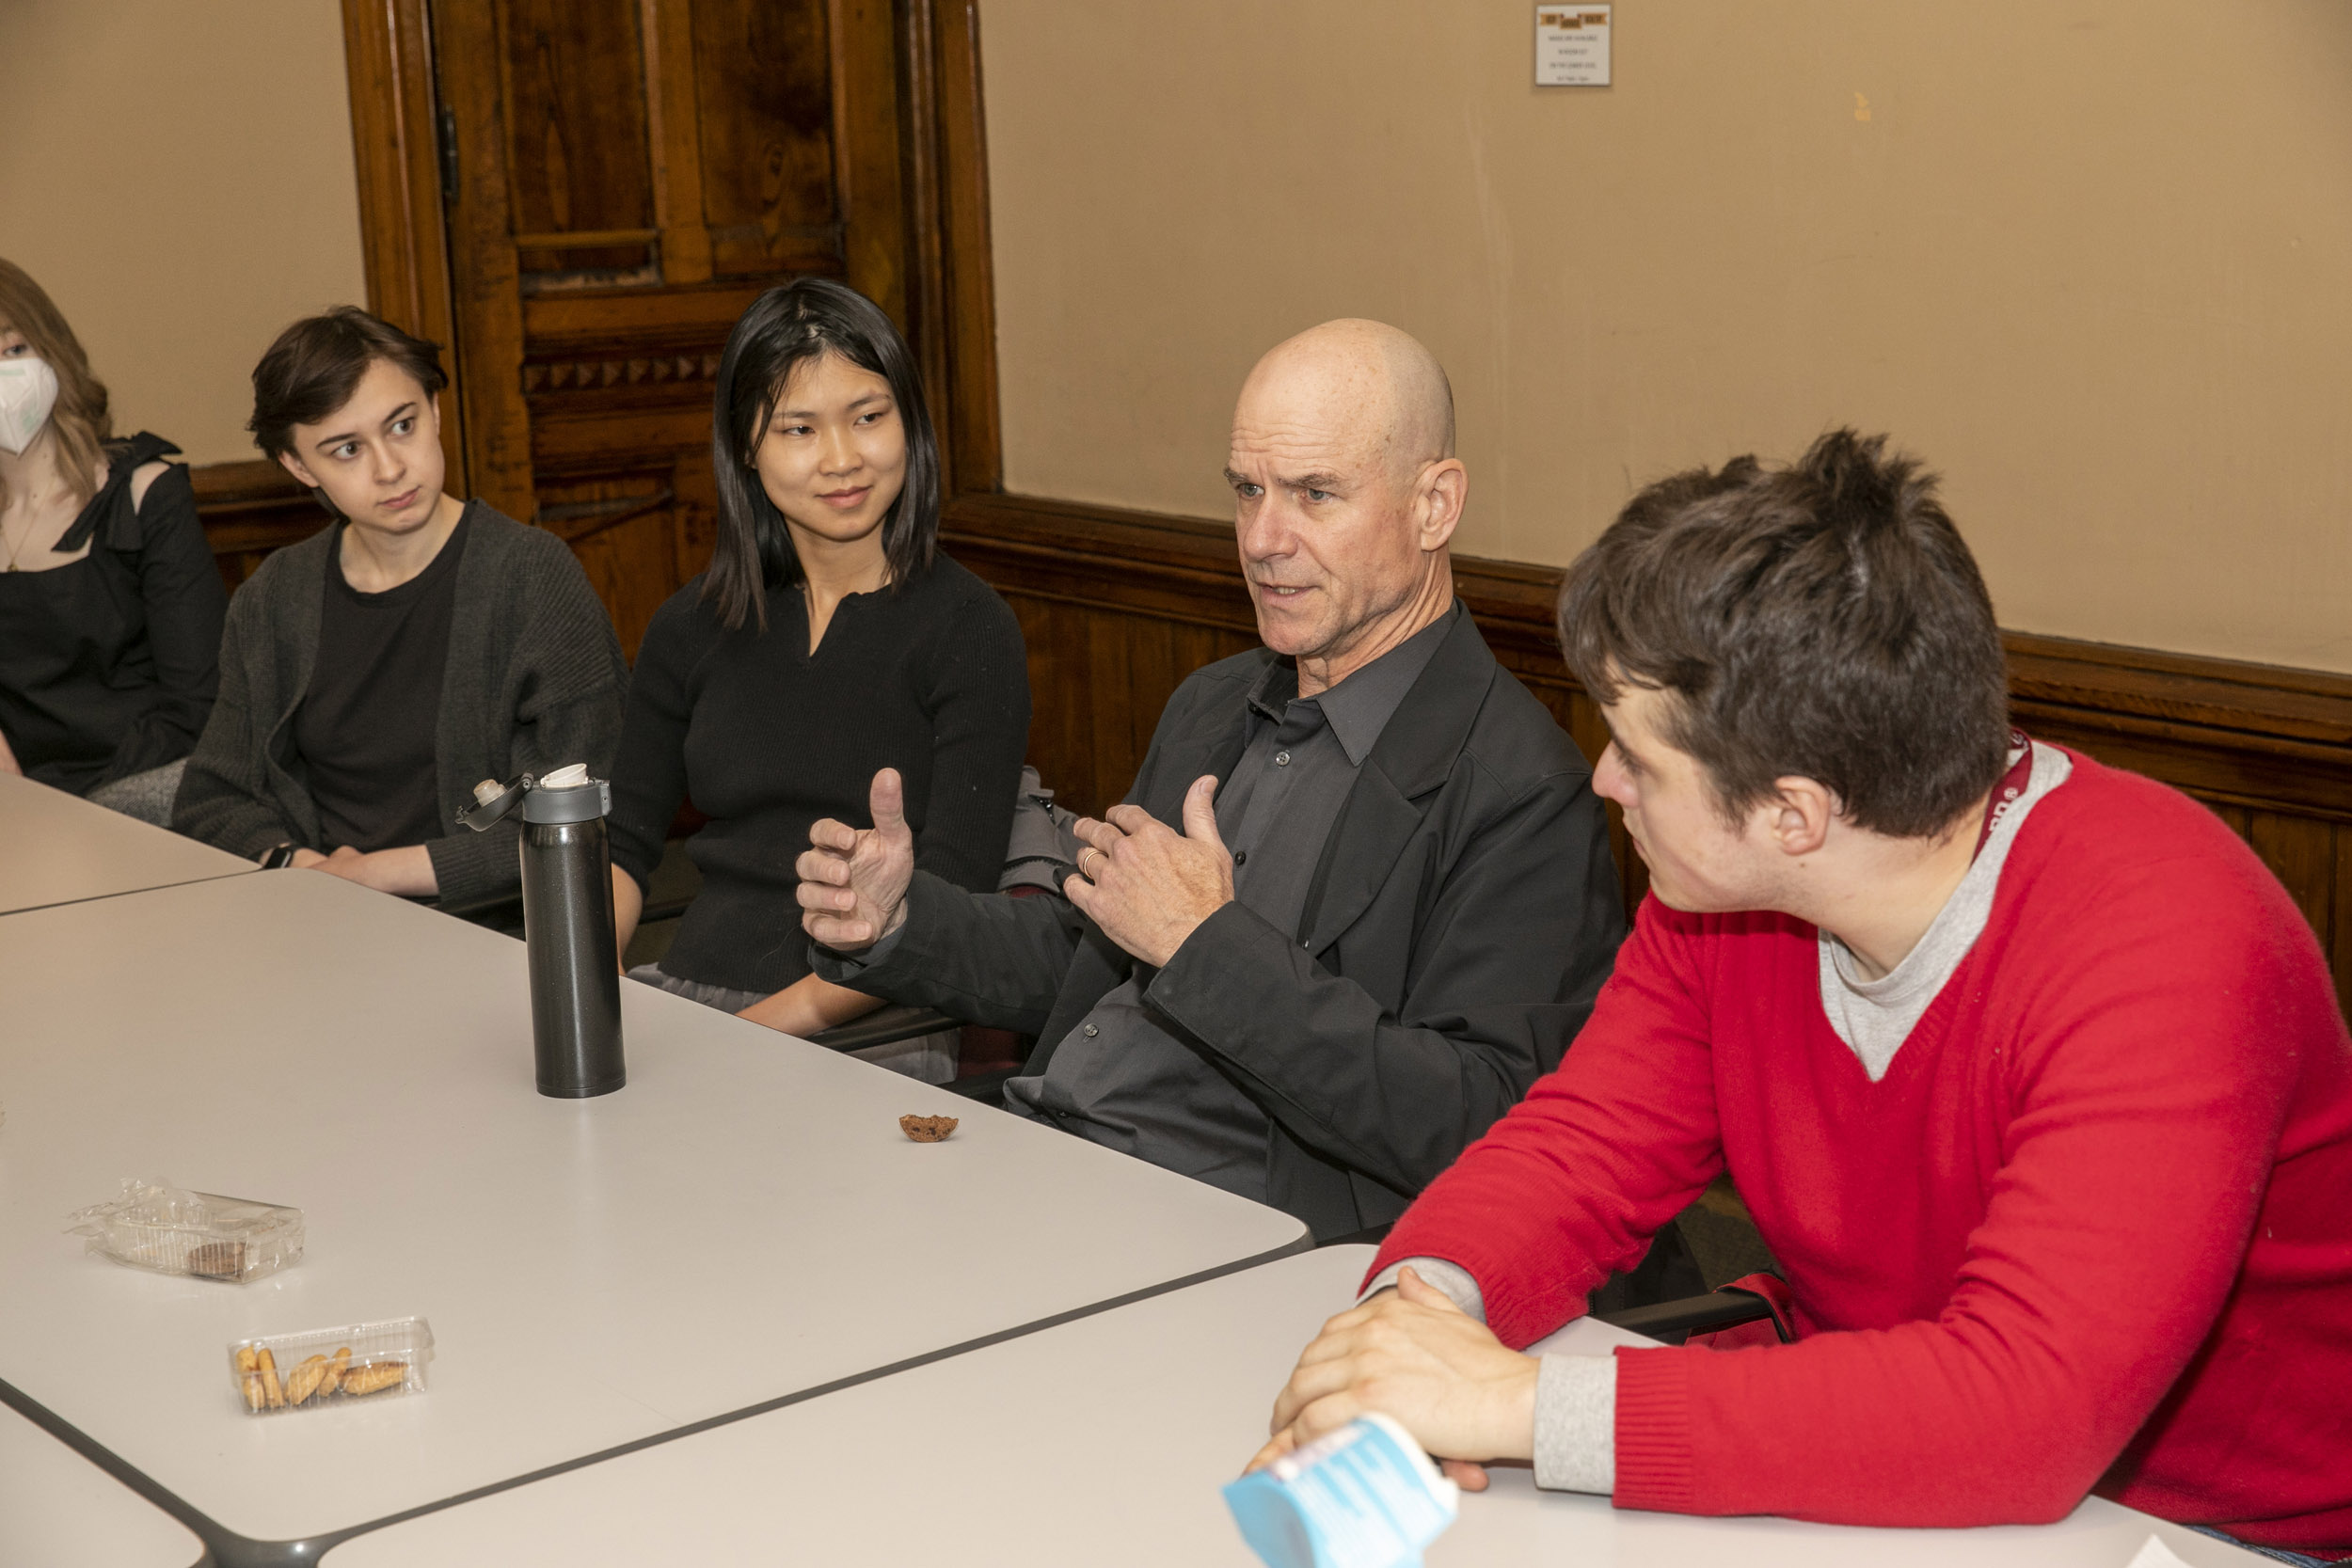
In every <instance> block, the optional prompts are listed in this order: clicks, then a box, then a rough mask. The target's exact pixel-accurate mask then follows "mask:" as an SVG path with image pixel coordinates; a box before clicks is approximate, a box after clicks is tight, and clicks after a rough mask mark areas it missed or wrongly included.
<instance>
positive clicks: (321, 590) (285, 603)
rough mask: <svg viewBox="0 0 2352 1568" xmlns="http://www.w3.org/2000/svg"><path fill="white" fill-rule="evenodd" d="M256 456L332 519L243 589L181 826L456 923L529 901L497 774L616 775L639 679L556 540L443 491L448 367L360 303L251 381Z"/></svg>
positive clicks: (181, 800)
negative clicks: (412, 902) (276, 467)
mask: <svg viewBox="0 0 2352 1568" xmlns="http://www.w3.org/2000/svg"><path fill="white" fill-rule="evenodd" d="M253 379H254V392H255V412H254V420H253V430H254V435H255V438H256V440H257V442H258V443H259V444H260V445H261V447H262V450H263V451H266V452H268V453H269V454H270V455H271V456H273V457H276V458H277V459H278V461H279V462H281V463H282V464H284V466H285V467H286V468H287V470H288V471H289V472H291V473H293V474H294V477H295V478H296V479H298V480H300V481H302V482H303V483H305V484H307V485H309V486H310V488H311V490H312V492H313V493H314V494H316V495H318V496H319V497H320V499H322V500H323V501H324V502H326V504H327V506H328V508H329V510H331V511H333V512H334V513H335V514H336V515H337V520H336V521H335V523H333V524H332V525H331V526H329V527H328V528H327V529H326V530H325V531H322V532H320V533H318V534H316V535H314V536H312V537H311V538H310V539H307V540H305V541H303V542H302V543H301V544H299V545H294V546H289V547H287V548H285V549H282V550H279V551H278V552H277V553H276V554H274V555H272V556H271V557H269V559H268V560H266V561H264V562H262V566H261V569H260V570H259V571H257V572H256V573H255V574H254V575H253V577H252V578H251V580H249V581H247V582H246V584H245V585H244V586H243V587H242V588H240V589H238V590H237V594H236V596H235V597H234V598H233V599H232V600H231V601H230V606H229V621H228V628H227V631H226V633H225V635H224V636H223V638H222V641H221V652H220V673H221V680H220V695H219V698H218V700H217V701H216V702H215V705H214V707H213V713H212V718H211V721H209V722H208V723H207V724H206V726H205V729H204V733H203V736H202V737H201V738H200V739H199V741H198V742H197V747H196V751H195V752H194V754H193V755H191V756H190V757H189V759H188V764H187V768H186V771H185V774H184V775H183V778H182V780H181V784H180V793H179V796H178V799H177V800H176V801H175V802H174V804H173V810H172V826H173V827H174V828H176V829H178V830H179V831H180V832H183V833H185V834H187V835H188V836H190V837H192V838H197V839H200V840H202V841H204V842H205V843H207V844H212V845H215V846H218V847H221V848H224V849H227V850H229V851H230V852H231V853H232V854H238V855H244V856H247V857H250V858H254V859H258V860H260V861H262V863H263V864H264V865H272V866H275V865H294V866H303V867H315V868H316V869H319V870H322V871H326V872H328V873H331V874H333V875H337V876H342V877H345V878H347V879H350V880H353V881H356V882H359V883H361V884H362V885H365V886H369V887H374V888H378V889H380V890H382V891H385V892H388V893H398V894H405V895H409V896H412V897H429V896H430V897H437V898H438V899H439V900H440V904H441V907H442V908H444V909H448V910H452V911H460V912H462V911H468V910H474V909H480V908H484V907H486V906H489V905H493V904H496V903H498V902H501V901H502V900H504V899H506V898H509V897H512V896H513V895H514V894H515V893H516V889H517V886H518V884H519V880H520V875H519V864H518V858H517V855H516V835H517V833H518V832H520V829H519V827H518V826H516V825H514V824H505V825H502V826H501V828H498V829H494V830H492V831H491V832H485V833H476V832H470V831H468V830H466V829H463V828H461V827H460V826H459V825H458V822H457V813H458V811H459V810H460V809H462V808H463V807H464V806H466V805H467V804H468V803H469V802H470V800H472V798H473V787H474V785H475V784H477V783H478V782H480V781H481V780H484V779H506V778H510V777H512V776H513V775H514V774H516V773H518V772H523V771H531V772H544V771H546V770H548V769H550V768H558V767H561V766H564V764H567V763H575V762H580V763H586V764H587V765H588V767H589V769H590V771H591V772H594V773H596V774H600V775H602V774H609V772H610V770H611V766H612V753H613V751H614V749H615V747H616V746H617V745H618V743H619V738H620V728H621V714H622V709H623V705H624V699H625V696H626V689H627V685H628V666H627V665H626V664H625V663H624V662H623V660H622V657H621V651H620V645H619V643H618V641H616V640H615V639H614V637H613V635H612V622H611V620H610V619H609V618H608V617H607V616H606V614H605V612H604V608H603V606H602V605H601V604H600V603H599V602H598V601H597V598H596V593H595V591H594V590H593V589H591V588H590V587H589V585H588V579H587V577H586V575H585V574H584V573H583V572H582V571H581V570H580V563H579V562H578V561H577V560H575V559H574V558H573V556H572V553H571V551H570V549H569V548H567V547H566V546H564V543H563V541H562V540H560V539H558V538H556V537H555V536H554V535H553V534H550V533H545V532H542V531H539V530H537V529H532V528H526V527H524V526H523V525H522V524H520V523H517V522H516V521H514V520H513V519H512V518H509V517H506V516H504V515H501V514H500V513H499V512H498V511H496V510H495V509H494V508H492V507H490V506H488V505H486V504H485V503H484V502H482V501H480V500H475V501H470V502H460V501H458V500H457V499H455V498H454V497H451V496H447V495H445V494H443V493H442V491H441V480H442V472H443V469H442V462H441V448H440V432H439V421H438V419H437V411H436V408H435V404H434V395H435V394H436V393H437V392H438V391H439V390H440V389H441V387H442V385H443V378H442V375H441V372H440V365H439V358H438V353H437V350H436V349H435V347H434V345H432V344H430V343H425V342H422V341H420V340H417V339H414V338H410V337H409V336H408V335H407V334H405V333H403V332H400V331H399V330H398V329H397V328H395V327H392V326H389V325H386V324H385V323H383V322H380V321H377V320H376V319H375V318H374V317H373V316H369V315H367V314H366V313H365V312H363V311H359V310H356V309H350V308H348V307H346V308H343V309H338V310H335V311H331V312H329V313H328V314H327V315H325V316H320V317H314V318H311V319H310V320H309V321H304V322H298V323H296V324H295V325H294V326H292V327H289V328H288V329H287V330H286V332H285V333H284V334H283V335H282V336H281V337H280V338H279V339H278V342H277V343H276V344H275V345H273V347H272V348H271V350H270V352H269V354H268V355H267V356H263V358H262V364H261V366H260V367H259V368H258V369H256V370H255V372H254V377H253Z"/></svg>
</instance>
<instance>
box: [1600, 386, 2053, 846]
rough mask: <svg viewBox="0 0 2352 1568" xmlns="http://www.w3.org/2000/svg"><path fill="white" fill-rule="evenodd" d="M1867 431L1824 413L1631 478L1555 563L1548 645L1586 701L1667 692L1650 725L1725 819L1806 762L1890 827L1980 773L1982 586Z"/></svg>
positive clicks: (1930, 821) (1930, 484) (1980, 783)
mask: <svg viewBox="0 0 2352 1568" xmlns="http://www.w3.org/2000/svg"><path fill="white" fill-rule="evenodd" d="M1885 449H1886V437H1885V436H1859V435H1856V434H1855V433H1854V432H1853V431H1851V430H1837V431H1833V432H1831V433H1830V434H1829V435H1826V436H1822V437H1821V438H1820V440H1818V441H1816V442H1814V443H1813V446H1812V447H1811V449H1810V450H1808V451H1806V452H1805V454H1804V456H1803V457H1801V458H1799V459H1798V460H1797V461H1796V462H1795V463H1793V464H1790V465H1788V467H1765V466H1764V465H1762V464H1759V463H1758V462H1757V461H1756V459H1755V458H1753V457H1740V458H1735V459H1733V460H1732V461H1731V462H1729V463H1727V464H1725V465H1724V467H1721V468H1720V469H1715V470H1711V471H1710V470H1708V469H1706V468H1693V469H1691V470H1690V471H1689V472H1686V473H1679V474H1676V475H1674V476H1673V477H1671V478H1668V479H1663V480H1661V481H1659V482H1658V483H1655V484H1652V485H1650V486H1648V487H1647V488H1646V489H1645V490H1643V491H1642V492H1641V493H1640V494H1639V495H1636V496H1635V497H1634V498H1633V499H1632V500H1630V501H1629V502H1628V503H1627V504H1626V507H1625V510H1624V511H1623V512H1621V513H1619V514H1618V515H1617V520H1616V521H1615V522H1614V523H1613V524H1611V525H1610V527H1609V529H1608V531H1606V532H1605V533H1603V534H1602V535H1601V536H1600V538H1599V539H1598V540H1597V542H1596V543H1595V544H1594V545H1593V546H1592V547H1591V548H1589V549H1587V550H1586V551H1584V553H1583V554H1582V555H1581V556H1579V557H1578V558H1577V559H1576V562H1575V563H1574V564H1573V565H1571V566H1570V567H1569V568H1568V572H1567V577H1566V578H1565V581H1563V583H1562V584H1561V588H1560V621H1559V625H1560V642H1561V648H1562V650H1563V651H1564V652H1565V654H1566V656H1567V661H1568V666H1569V668H1570V669H1571V670H1573V671H1574V672H1575V673H1576V676H1577V679H1578V680H1580V681H1581V682H1582V683H1583V684H1584V687H1585V689H1587V690H1588V691H1590V692H1591V693H1592V694H1593V695H1594V697H1595V698H1596V699H1597V700H1598V701H1599V702H1601V703H1604V704H1608V703H1613V702H1615V701H1616V700H1617V696H1618V694H1619V692H1620V691H1621V690H1622V689H1624V688H1625V687H1626V686H1629V685H1630V686H1638V687H1643V688H1646V689H1653V690H1658V691H1662V692H1664V693H1666V694H1667V695H1668V696H1669V697H1670V698H1671V699H1672V701H1671V703H1670V704H1669V705H1667V717H1666V721H1665V724H1664V736H1665V739H1666V740H1667V741H1668V742H1669V743H1670V744H1672V745H1673V746H1675V747H1677V749H1679V750H1681V751H1683V752H1688V753H1690V754H1691V755H1692V756H1693V757H1695V758H1697V759H1698V761H1699V762H1700V763H1701V765H1703V766H1704V767H1705V768H1706V769H1707V773H1708V779H1709V781H1710V782H1711V783H1712V784H1713V786H1714V790H1715V795H1716V799H1717V803H1718V804H1719V805H1720V806H1721V807H1722V808H1723V811H1724V816H1725V818H1726V819H1727V820H1730V821H1733V822H1737V821H1738V820H1739V819H1740V817H1741V816H1744V815H1745V814H1746V813H1747V812H1748V811H1749V810H1750V809H1752V808H1753V807H1755V806H1756V804H1757V803H1758V802H1760V801H1763V800H1769V799H1771V798H1772V793H1773V789H1774V784H1773V781H1774V780H1776V779H1779V778H1782V777H1784V776H1788V775H1792V774H1793V775H1797V776H1800V777H1804V778H1809V779H1814V780H1817V781H1819V782H1820V783H1821V784H1825V785H1827V786H1828V787H1829V788H1830V789H1831V790H1833V791H1834V792H1835V793H1836V797H1837V800H1838V804H1839V808H1840V810H1841V811H1842V813H1843V814H1844V816H1845V817H1846V819H1847V820H1848V821H1850V822H1851V823H1853V824H1854V825H1855V826H1857V827H1861V828H1866V829H1867V830H1869V831H1870V832H1877V833H1883V834H1885V835H1887V836H1889V837H1895V838H1917V837H1924V836H1926V835H1928V834H1931V833H1935V832H1940V831H1942V830H1943V829H1945V828H1946V827H1947V826H1948V825H1950V824H1951V823H1952V822H1953V821H1954V820H1955V819H1956V818H1957V817H1958V816H1960V814H1961V813H1963V811H1965V810H1967V809H1968V807H1969V806H1970V805H1971V804H1972V803H1974V802H1975V801H1976V800H1979V799H1980V798H1982V797H1983V795H1984V794H1985V793H1986V792H1987V791H1988V790H1990V789H1991V788H1992V787H1993V786H1994V784H1996V783H1998V782H1999V781H2000V777H2001V773H2002V771H2003V769H2004V768H2006V766H2007V757H2008V745H2009V683H2008V675H2007V667H2006V663H2005V660H2004V658H2003V656H2002V652H2001V636H2000V631H1999V628H1998V627H1997V626H1995V625H1994V619H1993V601H1992V597H1991V595H1989V594H1987V593H1986V592H1985V587H1984V578H1982V577H1981V576H1980V575H1979V573H1978V571H1977V562H1976V560H1975V558H1974V557H1973V556H1971V555H1970V554H1969V553H1968V546H1967V545H1966V544H1964V543H1963V541H1962V539H1961V537H1960V531H1959V530H1957V529H1955V528H1954V527H1953V526H1952V521H1951V519H1950V518H1949V517H1948V516H1947V515H1945V512H1944V508H1943V505H1942V503H1941V502H1940V501H1939V500H1938V499H1936V493H1935V490H1936V479H1935V476H1934V475H1932V474H1931V473H1929V472H1927V471H1926V470H1925V469H1924V468H1922V467H1920V466H1919V464H1918V463H1917V462H1916V461H1915V460H1914V459H1912V458H1910V457H1907V456H1904V455H1902V454H1900V453H1896V454H1893V455H1889V454H1888V453H1887V451H1886V450H1885Z"/></svg>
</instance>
